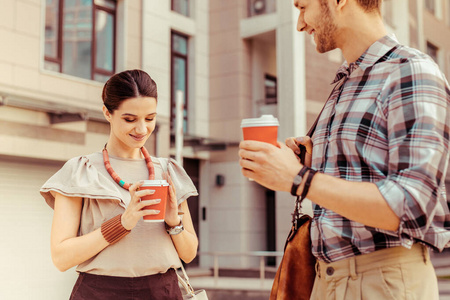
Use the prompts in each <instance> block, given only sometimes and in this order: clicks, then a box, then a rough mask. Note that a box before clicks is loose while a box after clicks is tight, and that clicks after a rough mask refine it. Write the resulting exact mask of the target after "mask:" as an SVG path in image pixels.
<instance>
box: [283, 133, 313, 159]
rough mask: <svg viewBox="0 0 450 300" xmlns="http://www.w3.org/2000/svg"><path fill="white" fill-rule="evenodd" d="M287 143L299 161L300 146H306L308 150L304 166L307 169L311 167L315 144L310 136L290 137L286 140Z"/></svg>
mask: <svg viewBox="0 0 450 300" xmlns="http://www.w3.org/2000/svg"><path fill="white" fill-rule="evenodd" d="M285 143H286V146H288V147H289V148H291V150H292V151H294V153H295V154H297V157H298V159H299V161H300V157H299V155H300V145H302V146H304V147H305V148H306V153H305V161H304V163H303V164H304V165H305V166H307V167H311V160H312V148H313V144H312V140H311V138H310V137H309V136H302V137H297V138H294V137H290V138H287V139H286V141H285Z"/></svg>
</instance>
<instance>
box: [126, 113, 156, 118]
mask: <svg viewBox="0 0 450 300" xmlns="http://www.w3.org/2000/svg"><path fill="white" fill-rule="evenodd" d="M155 115H156V113H155V112H154V113H151V114H148V115H147V117H148V116H155ZM122 117H137V115H134V114H130V113H124V114H122Z"/></svg>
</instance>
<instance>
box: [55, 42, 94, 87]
mask: <svg viewBox="0 0 450 300" xmlns="http://www.w3.org/2000/svg"><path fill="white" fill-rule="evenodd" d="M91 51H92V50H91V42H90V41H86V42H83V41H74V42H70V41H65V42H64V46H63V53H64V56H63V57H64V59H63V66H62V68H63V70H62V72H63V73H65V74H69V75H73V76H77V77H81V78H86V79H91Z"/></svg>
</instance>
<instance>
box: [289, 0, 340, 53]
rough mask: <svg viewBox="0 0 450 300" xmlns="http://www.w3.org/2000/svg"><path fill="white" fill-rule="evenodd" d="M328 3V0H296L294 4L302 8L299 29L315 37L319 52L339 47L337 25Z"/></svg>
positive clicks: (298, 22) (298, 23)
mask: <svg viewBox="0 0 450 300" xmlns="http://www.w3.org/2000/svg"><path fill="white" fill-rule="evenodd" d="M328 5H329V3H328V0H294V6H295V7H297V9H299V10H300V15H299V17H298V21H297V30H298V31H306V32H307V33H308V34H310V35H311V36H312V37H313V39H314V42H315V44H316V50H317V51H318V52H319V53H325V52H328V51H331V50H334V49H336V48H337V46H336V34H337V25H336V23H335V20H334V18H333V15H332V14H331V11H330V7H329V6H328Z"/></svg>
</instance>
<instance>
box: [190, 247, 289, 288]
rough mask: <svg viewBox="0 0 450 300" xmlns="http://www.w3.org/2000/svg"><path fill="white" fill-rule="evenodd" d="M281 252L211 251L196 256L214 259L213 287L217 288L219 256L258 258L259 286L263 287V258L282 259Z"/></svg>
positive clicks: (264, 269) (264, 268)
mask: <svg viewBox="0 0 450 300" xmlns="http://www.w3.org/2000/svg"><path fill="white" fill-rule="evenodd" d="M283 253H284V252H282V251H251V252H220V251H216V252H214V251H212V252H199V253H198V255H208V256H212V257H213V259H214V268H213V276H214V286H217V282H218V280H219V257H220V256H240V257H242V256H244V257H259V278H260V279H261V286H263V285H264V279H265V272H266V265H265V258H266V257H282V256H283Z"/></svg>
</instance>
